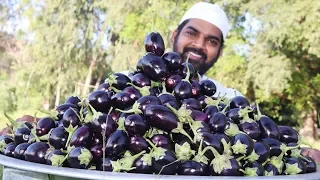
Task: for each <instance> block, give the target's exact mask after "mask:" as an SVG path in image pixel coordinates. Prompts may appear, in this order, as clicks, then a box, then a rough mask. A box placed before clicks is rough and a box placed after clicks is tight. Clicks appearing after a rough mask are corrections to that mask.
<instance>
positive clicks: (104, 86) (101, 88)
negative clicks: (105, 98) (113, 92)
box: [97, 82, 110, 92]
mask: <svg viewBox="0 0 320 180" xmlns="http://www.w3.org/2000/svg"><path fill="white" fill-rule="evenodd" d="M97 90H99V91H105V92H109V91H110V84H109V83H108V82H104V83H102V84H100V85H99V86H98V88H97Z"/></svg>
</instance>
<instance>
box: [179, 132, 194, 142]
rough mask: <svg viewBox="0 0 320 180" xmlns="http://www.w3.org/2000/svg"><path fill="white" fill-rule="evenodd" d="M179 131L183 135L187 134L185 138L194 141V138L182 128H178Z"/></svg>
mask: <svg viewBox="0 0 320 180" xmlns="http://www.w3.org/2000/svg"><path fill="white" fill-rule="evenodd" d="M179 132H180V133H181V134H183V135H185V136H187V138H188V139H189V140H190V141H191V142H192V143H194V139H192V137H191V136H190V135H189V134H188V133H187V132H186V131H185V130H184V129H180V130H179Z"/></svg>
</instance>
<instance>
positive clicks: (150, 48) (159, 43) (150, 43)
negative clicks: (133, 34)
mask: <svg viewBox="0 0 320 180" xmlns="http://www.w3.org/2000/svg"><path fill="white" fill-rule="evenodd" d="M144 47H145V50H146V52H150V53H153V54H155V55H157V56H162V55H163V53H164V51H165V46H164V41H163V38H162V36H161V35H160V33H158V32H151V33H149V34H147V35H146V37H145V39H144Z"/></svg>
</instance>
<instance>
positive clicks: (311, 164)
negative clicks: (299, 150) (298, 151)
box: [301, 156, 317, 173]
mask: <svg viewBox="0 0 320 180" xmlns="http://www.w3.org/2000/svg"><path fill="white" fill-rule="evenodd" d="M301 160H302V161H303V162H304V164H305V166H306V173H312V172H316V171H317V164H316V162H315V161H314V160H313V159H312V158H311V157H309V156H304V158H301Z"/></svg>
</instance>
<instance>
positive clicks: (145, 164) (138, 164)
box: [130, 154, 153, 174]
mask: <svg viewBox="0 0 320 180" xmlns="http://www.w3.org/2000/svg"><path fill="white" fill-rule="evenodd" d="M148 156H150V155H149V154H144V155H142V156H140V157H139V158H137V159H136V160H135V161H134V162H133V166H134V167H135V169H133V170H131V171H130V172H131V173H142V174H152V173H153V168H152V158H151V156H150V157H148ZM146 157H148V158H146Z"/></svg>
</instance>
